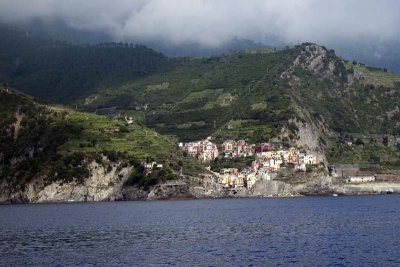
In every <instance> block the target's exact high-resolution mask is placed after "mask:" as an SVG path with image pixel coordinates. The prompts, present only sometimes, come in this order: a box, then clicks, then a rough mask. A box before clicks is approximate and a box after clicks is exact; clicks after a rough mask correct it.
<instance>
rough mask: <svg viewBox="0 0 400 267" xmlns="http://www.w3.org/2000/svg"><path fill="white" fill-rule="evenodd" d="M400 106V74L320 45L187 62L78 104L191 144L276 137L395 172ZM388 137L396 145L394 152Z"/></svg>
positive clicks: (343, 159)
mask: <svg viewBox="0 0 400 267" xmlns="http://www.w3.org/2000/svg"><path fill="white" fill-rule="evenodd" d="M119 99H123V102H122V101H119ZM398 103H400V76H399V75H397V74H394V73H391V72H388V71H387V70H383V69H377V68H373V67H368V66H365V65H363V64H360V63H355V62H354V63H352V62H347V61H345V60H343V59H341V58H339V57H337V56H336V55H335V53H334V51H333V50H328V49H326V48H324V47H321V46H318V45H314V44H303V45H301V46H296V47H295V48H291V49H286V50H278V51H275V50H268V49H258V50H257V49H255V50H247V51H243V52H235V53H231V54H228V55H223V56H220V57H212V58H200V59H197V58H184V59H181V63H180V66H177V67H175V68H173V69H171V70H170V71H167V72H164V73H161V74H153V75H150V76H148V77H146V78H144V79H139V80H137V81H133V82H129V83H126V84H124V85H122V86H120V87H112V88H110V87H107V86H104V87H103V88H102V89H101V90H100V91H98V92H96V93H95V94H92V95H90V96H88V97H87V98H86V99H85V100H84V101H80V102H77V104H78V106H80V107H81V108H82V109H84V110H88V111H95V110H96V108H99V107H111V106H119V108H120V109H121V110H123V112H126V113H127V114H131V115H132V116H136V117H137V118H138V119H141V120H142V121H143V122H144V123H145V124H146V125H147V126H149V127H151V128H154V129H155V130H156V131H158V132H160V133H162V134H167V135H175V136H177V138H178V139H180V140H183V141H192V140H198V139H201V138H204V137H206V136H213V137H214V138H215V139H216V141H217V142H222V141H223V140H226V139H240V138H244V139H246V140H248V141H250V142H263V141H268V140H269V141H273V140H276V141H279V142H283V143H287V144H289V145H290V144H291V145H298V146H302V147H304V148H305V149H317V150H320V151H323V152H324V153H325V154H327V156H328V159H329V161H330V162H331V163H372V162H374V154H375V153H377V154H379V156H380V157H382V162H383V164H384V165H387V166H394V165H395V166H398V165H400V164H399V163H400V162H399V160H398V159H399V158H398V157H399V153H398V150H397V149H396V148H395V143H396V139H397V138H398V136H399V134H400V124H399V121H400V112H399V107H398ZM385 138H386V139H390V140H394V141H392V142H391V145H390V146H388V144H386V143H385V142H384V139H385ZM357 139H359V140H358V141H359V142H358V143H360V144H361V143H362V144H363V145H362V146H359V147H358V148H357V149H355V150H354V149H353V148H352V149H350V151H347V152H346V149H345V148H343V147H342V144H343V143H344V142H345V141H346V140H347V141H352V142H354V143H356V141H357ZM360 140H361V141H362V142H360ZM393 144H394V145H393ZM360 149H361V150H362V151H359V150H360ZM344 155H347V156H344ZM375 156H377V155H375ZM375 161H376V160H375ZM393 164H394V165H393Z"/></svg>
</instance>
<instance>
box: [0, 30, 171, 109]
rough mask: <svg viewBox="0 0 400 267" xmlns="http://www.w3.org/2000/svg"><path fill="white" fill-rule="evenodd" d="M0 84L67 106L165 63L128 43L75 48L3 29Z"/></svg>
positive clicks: (145, 50)
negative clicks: (87, 95) (0, 82)
mask: <svg viewBox="0 0 400 267" xmlns="http://www.w3.org/2000/svg"><path fill="white" fill-rule="evenodd" d="M0 32H1V37H2V38H1V42H0V81H8V82H9V83H10V84H11V85H12V86H14V87H15V88H18V89H20V90H22V91H24V92H25V93H28V94H30V95H34V96H36V97H39V98H42V99H46V100H52V101H56V102H62V103H68V102H71V101H72V100H74V99H77V98H79V97H83V96H85V95H86V94H88V93H90V92H92V91H93V90H95V89H96V88H97V87H98V86H99V85H104V84H115V83H117V82H124V81H127V80H129V81H132V80H135V79H137V78H141V77H145V76H147V75H149V74H151V73H154V72H156V71H158V70H159V69H162V68H164V67H165V64H166V62H167V58H166V57H165V56H163V55H162V54H160V53H157V52H155V51H153V50H151V49H149V48H147V47H145V46H141V45H133V44H125V43H102V44H98V45H79V46H76V45H71V44H68V43H65V42H59V41H53V40H45V39H40V38H36V37H32V36H30V35H29V34H28V33H26V32H23V31H21V30H19V29H15V28H12V27H9V26H6V25H2V24H0Z"/></svg>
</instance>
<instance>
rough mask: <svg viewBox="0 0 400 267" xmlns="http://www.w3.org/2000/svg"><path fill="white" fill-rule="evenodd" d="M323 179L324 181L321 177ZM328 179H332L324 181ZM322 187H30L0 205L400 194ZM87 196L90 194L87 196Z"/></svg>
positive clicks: (392, 189)
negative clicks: (237, 188)
mask: <svg viewBox="0 0 400 267" xmlns="http://www.w3.org/2000/svg"><path fill="white" fill-rule="evenodd" d="M321 178H322V177H321ZM324 178H325V179H326V178H329V177H324ZM322 181H324V179H319V181H317V182H319V184H316V183H315V182H316V181H314V182H311V183H302V184H295V185H294V184H288V183H285V182H282V181H260V182H259V183H258V184H256V185H255V187H254V188H253V189H252V190H248V191H245V190H238V191H237V190H232V189H226V188H220V187H217V186H215V185H212V186H207V187H204V186H191V185H190V183H188V182H185V181H182V180H174V181H169V182H167V183H164V184H158V185H155V186H153V187H152V188H150V189H149V190H143V189H140V188H137V187H123V186H122V184H120V185H114V186H112V187H98V188H93V187H92V188H91V190H88V188H87V187H85V185H72V184H63V185H60V184H51V185H48V186H46V187H44V188H43V189H40V190H38V191H36V192H33V191H32V190H33V188H34V186H33V185H32V184H30V185H29V186H28V189H27V191H19V192H13V193H11V192H6V191H2V193H1V194H0V203H3V204H6V203H62V202H99V201H135V200H142V201H144V200H184V199H222V198H269V197H271V198H287V197H303V196H343V195H346V196H348V195H378V194H400V183H381V182H374V183H364V184H332V183H329V184H324V183H322V184H321V182H322ZM85 192H88V193H89V194H85Z"/></svg>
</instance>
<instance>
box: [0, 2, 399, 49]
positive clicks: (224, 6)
mask: <svg viewBox="0 0 400 267" xmlns="http://www.w3.org/2000/svg"><path fill="white" fill-rule="evenodd" d="M399 10H400V1H397V0H380V1H379V0H335V1H320V0H247V1H242V0H136V1H134V0H113V1H109V0H85V1H82V0H64V1H59V0H30V1H26V0H0V20H2V21H4V22H19V21H29V20H32V19H37V18H40V19H43V20H49V21H52V20H55V19H57V20H62V21H64V22H65V23H66V24H67V25H69V26H70V27H72V28H75V29H80V30H90V31H101V32H103V33H107V34H108V35H110V36H111V37H112V38H114V39H115V40H141V41H153V42H154V41H159V42H165V43H169V44H177V45H181V44H185V43H196V44H199V45H201V46H204V47H218V46H221V45H222V44H224V43H226V42H228V41H230V40H232V39H234V38H239V39H241V38H243V39H250V40H254V41H256V42H262V43H269V42H270V39H271V38H273V39H274V40H279V41H282V42H284V43H297V42H303V41H312V42H318V43H331V42H337V41H338V40H346V41H348V40H357V39H359V38H363V39H368V38H370V39H373V40H379V41H380V42H382V41H393V40H395V41H398V39H400V27H398V25H400V16H399V15H398V11H399Z"/></svg>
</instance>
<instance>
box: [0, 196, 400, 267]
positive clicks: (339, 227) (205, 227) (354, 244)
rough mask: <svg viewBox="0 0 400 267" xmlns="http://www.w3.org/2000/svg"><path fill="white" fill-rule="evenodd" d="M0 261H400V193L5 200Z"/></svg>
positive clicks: (299, 263)
mask: <svg viewBox="0 0 400 267" xmlns="http://www.w3.org/2000/svg"><path fill="white" fill-rule="evenodd" d="M0 265H1V266H400V196H399V195H386V196H355V197H304V198H280V199H276V198H264V199H219V200H184V201H151V202H150V201H148V202H104V203H71V204H27V205H1V206H0Z"/></svg>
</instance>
